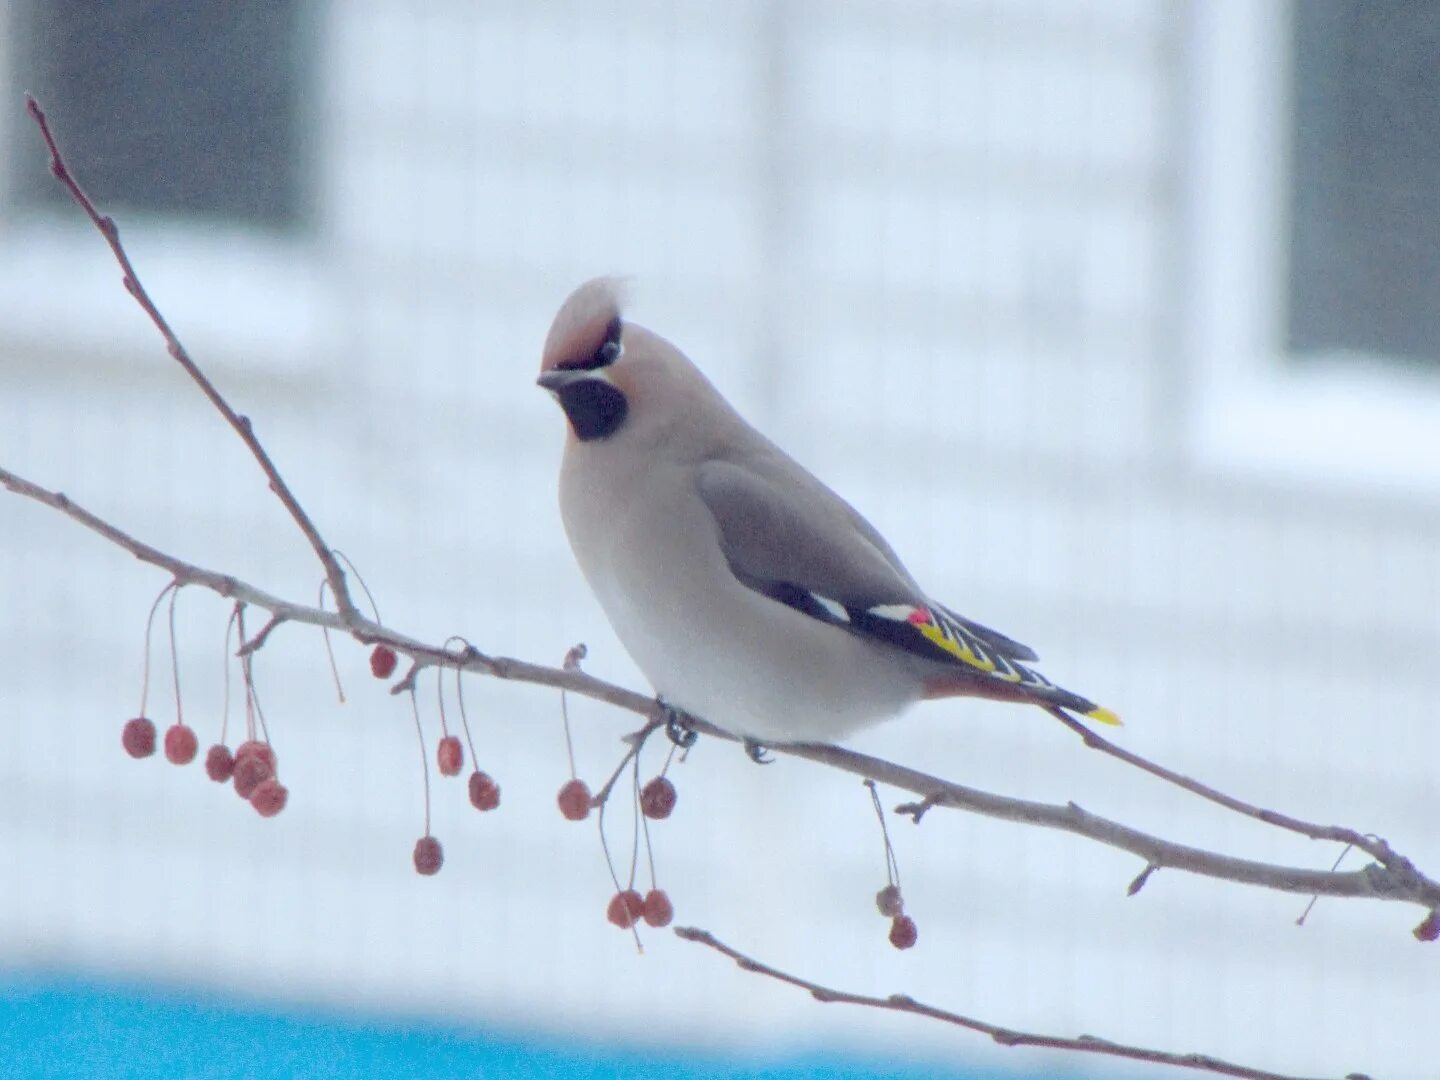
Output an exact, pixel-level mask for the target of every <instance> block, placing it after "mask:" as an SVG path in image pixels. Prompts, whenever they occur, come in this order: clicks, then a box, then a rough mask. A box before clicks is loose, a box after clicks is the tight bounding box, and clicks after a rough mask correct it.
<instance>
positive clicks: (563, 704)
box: [142, 690, 625, 793]
mask: <svg viewBox="0 0 1440 1080" xmlns="http://www.w3.org/2000/svg"><path fill="white" fill-rule="evenodd" d="M142 711H143V710H142ZM560 719H561V721H562V722H563V723H564V725H565V756H566V757H568V758H569V759H570V779H571V780H574V779H575V741H574V740H573V739H572V738H571V737H570V704H569V695H568V694H566V693H565V691H564V690H561V691H560ZM624 767H625V763H624V762H623V761H622V762H621V763H620V768H622V769H623V768H624ZM614 782H615V780H614V777H611V780H610V783H611V784H613V783H614ZM604 790H605V791H606V792H607V793H608V792H609V790H610V784H606V785H605V789H604Z"/></svg>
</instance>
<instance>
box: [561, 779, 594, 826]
mask: <svg viewBox="0 0 1440 1080" xmlns="http://www.w3.org/2000/svg"><path fill="white" fill-rule="evenodd" d="M555 801H556V802H558V803H559V804H560V813H562V814H564V815H565V820H566V821H584V820H585V819H586V818H587V817H589V816H590V789H589V788H588V787H586V786H585V781H584V780H567V781H566V782H565V786H564V787H562V788H561V789H560V794H559V795H557V796H556V797H555Z"/></svg>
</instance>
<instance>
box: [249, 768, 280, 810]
mask: <svg viewBox="0 0 1440 1080" xmlns="http://www.w3.org/2000/svg"><path fill="white" fill-rule="evenodd" d="M289 799H290V792H289V791H288V790H287V789H286V788H285V787H284V785H282V784H281V783H280V781H279V780H276V779H274V778H273V777H272V778H271V779H269V780H261V781H260V783H258V784H256V785H255V790H254V791H252V792H251V793H250V805H251V806H253V807H254V808H255V812H256V813H257V814H259V815H260V816H261V817H274V816H275V815H276V814H278V813H279V812H280V811H281V810H284V809H285V803H286V802H287V801H289Z"/></svg>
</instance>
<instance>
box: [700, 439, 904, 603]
mask: <svg viewBox="0 0 1440 1080" xmlns="http://www.w3.org/2000/svg"><path fill="white" fill-rule="evenodd" d="M795 469H796V472H797V474H798V475H796V476H795V477H793V478H792V477H784V478H783V479H784V481H785V482H784V483H783V485H782V484H781V483H779V482H777V481H776V480H774V479H772V478H770V477H768V476H765V475H762V474H761V473H759V472H757V471H755V470H752V469H749V468H747V467H745V466H743V465H739V464H735V463H733V462H729V461H712V462H707V463H706V464H704V465H702V466H701V467H700V470H699V481H698V484H699V491H700V497H701V499H702V500H704V502H705V505H706V506H707V507H708V508H709V510H710V513H711V515H712V516H713V517H714V518H715V524H716V527H717V529H718V530H719V538H720V547H721V550H722V551H723V552H724V555H725V559H726V561H727V562H728V563H729V564H730V569H731V571H732V572H733V573H734V574H735V576H736V577H737V578H739V579H740V580H741V581H742V582H744V583H745V584H746V585H748V586H749V587H750V588H752V589H756V590H757V591H760V592H764V593H766V594H767V595H770V596H772V597H773V598H774V599H777V600H781V601H782V602H784V603H789V604H790V605H791V606H792V607H801V608H802V610H806V609H807V608H808V609H809V610H806V613H807V614H812V615H817V617H818V616H819V612H818V611H816V610H814V608H815V606H816V605H819V607H821V608H822V609H826V610H829V613H830V615H831V616H833V617H832V618H829V619H827V621H845V620H844V619H843V617H840V616H839V613H838V612H836V611H835V610H834V609H833V607H830V605H840V606H841V607H844V608H861V609H864V608H871V607H874V606H876V605H880V604H907V603H908V604H920V603H923V602H924V598H923V596H922V595H921V593H920V590H919V589H918V588H917V586H916V585H915V582H914V581H913V580H912V579H911V578H910V575H909V574H908V573H906V571H905V568H904V567H903V566H901V565H900V564H899V561H898V560H897V559H896V558H895V555H894V553H893V552H892V551H891V550H890V548H889V546H888V545H886V544H885V542H884V540H882V539H880V538H879V534H878V533H876V532H875V530H874V529H873V527H871V526H870V525H869V523H868V522H866V521H865V520H864V519H863V518H861V517H860V515H859V514H858V513H856V512H855V511H854V510H853V509H852V508H851V507H850V505H849V504H848V503H846V502H845V501H844V500H843V499H841V498H840V497H839V496H838V495H836V494H835V493H834V492H832V491H830V489H828V488H826V487H825V486H824V485H823V484H821V483H820V482H819V481H818V480H815V479H814V478H813V477H811V476H810V475H809V474H808V473H803V472H801V471H800V470H799V467H798V466H796V467H795ZM797 590H798V591H799V592H803V593H807V594H810V597H811V598H813V602H812V600H806V599H805V598H803V597H800V596H798V595H796V591H797Z"/></svg>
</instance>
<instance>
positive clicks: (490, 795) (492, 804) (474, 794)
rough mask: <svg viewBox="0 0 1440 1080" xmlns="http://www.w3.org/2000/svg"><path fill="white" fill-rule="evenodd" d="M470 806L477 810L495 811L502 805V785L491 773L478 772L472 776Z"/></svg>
mask: <svg viewBox="0 0 1440 1080" xmlns="http://www.w3.org/2000/svg"><path fill="white" fill-rule="evenodd" d="M470 805H471V806H473V807H475V809H476V810H494V809H495V808H496V807H497V806H499V805H500V785H499V784H497V783H495V781H494V780H492V779H490V774H489V773H483V772H480V771H478V770H477V771H475V772H472V773H471V774H470Z"/></svg>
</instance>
